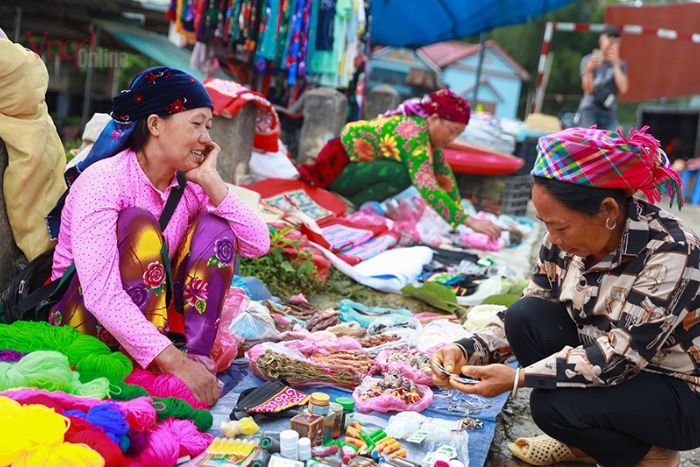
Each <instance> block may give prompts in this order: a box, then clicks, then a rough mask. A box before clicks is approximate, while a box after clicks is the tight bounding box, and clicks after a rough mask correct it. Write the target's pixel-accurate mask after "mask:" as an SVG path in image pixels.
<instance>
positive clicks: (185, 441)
mask: <svg viewBox="0 0 700 467" xmlns="http://www.w3.org/2000/svg"><path fill="white" fill-rule="evenodd" d="M213 440H214V436H213V435H212V434H210V433H200V432H199V430H197V427H196V426H195V424H194V423H192V421H191V420H178V419H176V418H168V419H166V420H163V421H162V422H160V423H159V424H158V425H157V426H156V429H155V430H153V431H152V432H151V433H150V434H149V435H148V444H147V445H146V448H145V449H144V450H143V451H141V453H140V454H139V456H138V457H137V459H136V460H137V462H139V463H141V464H143V465H175V462H177V460H178V459H179V458H180V457H181V456H184V455H189V456H190V457H192V458H194V457H197V456H198V455H200V454H201V453H202V452H204V450H205V449H207V447H208V446H209V445H210V444H211V442H212V441H213Z"/></svg>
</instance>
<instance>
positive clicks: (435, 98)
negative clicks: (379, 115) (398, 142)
mask: <svg viewBox="0 0 700 467" xmlns="http://www.w3.org/2000/svg"><path fill="white" fill-rule="evenodd" d="M432 114H437V116H438V117H440V118H442V119H444V120H449V121H451V122H457V123H463V124H465V125H466V124H468V123H469V117H470V115H471V109H470V108H469V102H467V100H466V99H465V98H463V97H462V96H460V95H459V94H457V93H455V92H453V91H451V90H449V89H440V90H439V91H434V92H431V93H430V94H427V95H425V96H423V97H422V98H415V99H409V100H407V101H404V102H403V103H402V104H401V105H400V106H398V107H397V108H396V109H394V110H390V111H388V112H386V113H385V114H384V116H385V117H392V116H394V115H406V116H409V117H411V116H416V117H429V116H430V115H432Z"/></svg>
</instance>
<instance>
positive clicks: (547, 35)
mask: <svg viewBox="0 0 700 467" xmlns="http://www.w3.org/2000/svg"><path fill="white" fill-rule="evenodd" d="M553 33H554V23H553V22H551V21H549V22H547V24H546V25H545V28H544V38H543V39H542V51H541V52H540V60H539V62H538V64H537V81H536V82H535V99H534V100H533V101H532V107H531V108H530V112H539V111H541V110H542V101H543V100H544V89H543V88H542V83H543V82H544V73H545V70H546V65H547V60H548V58H547V57H548V56H549V44H550V43H551V42H552V34H553ZM550 60H551V59H550Z"/></svg>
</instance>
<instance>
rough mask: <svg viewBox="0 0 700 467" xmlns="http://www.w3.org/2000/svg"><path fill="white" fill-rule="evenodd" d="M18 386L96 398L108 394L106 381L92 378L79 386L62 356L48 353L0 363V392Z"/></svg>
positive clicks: (78, 379) (78, 378)
mask: <svg viewBox="0 0 700 467" xmlns="http://www.w3.org/2000/svg"><path fill="white" fill-rule="evenodd" d="M19 387H36V388H41V389H48V390H50V391H57V390H63V391H66V392H69V393H71V394H75V395H78V396H88V397H95V398H97V399H104V398H105V397H107V396H108V395H109V381H107V379H105V378H96V379H94V380H92V381H90V382H89V383H85V384H83V383H81V382H80V377H79V374H78V373H76V372H74V371H72V370H71V369H70V364H69V363H68V359H67V358H66V356H65V355H63V354H61V353H58V352H50V351H37V352H32V353H29V354H27V355H25V356H24V357H22V358H21V359H20V361H18V362H16V363H7V362H0V390H6V389H10V388H19Z"/></svg>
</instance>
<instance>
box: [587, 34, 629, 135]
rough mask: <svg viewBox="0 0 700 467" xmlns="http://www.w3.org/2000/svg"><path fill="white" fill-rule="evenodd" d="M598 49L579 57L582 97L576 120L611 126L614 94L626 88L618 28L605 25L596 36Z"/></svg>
mask: <svg viewBox="0 0 700 467" xmlns="http://www.w3.org/2000/svg"><path fill="white" fill-rule="evenodd" d="M598 46H599V47H600V48H599V49H595V50H594V51H593V53H590V54H588V55H586V56H585V57H583V58H582V59H581V87H582V88H583V98H582V99H581V103H580V104H579V108H578V112H577V116H576V124H577V125H578V126H580V127H585V128H587V127H589V126H591V125H598V129H601V130H615V129H616V127H617V125H618V123H617V117H616V115H615V113H616V111H617V96H618V94H624V93H626V92H627V89H628V87H629V83H628V80H627V64H626V63H625V62H624V61H623V60H620V30H619V29H617V27H615V26H606V27H605V29H604V30H603V32H602V33H601V34H600V37H599V38H598Z"/></svg>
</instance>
